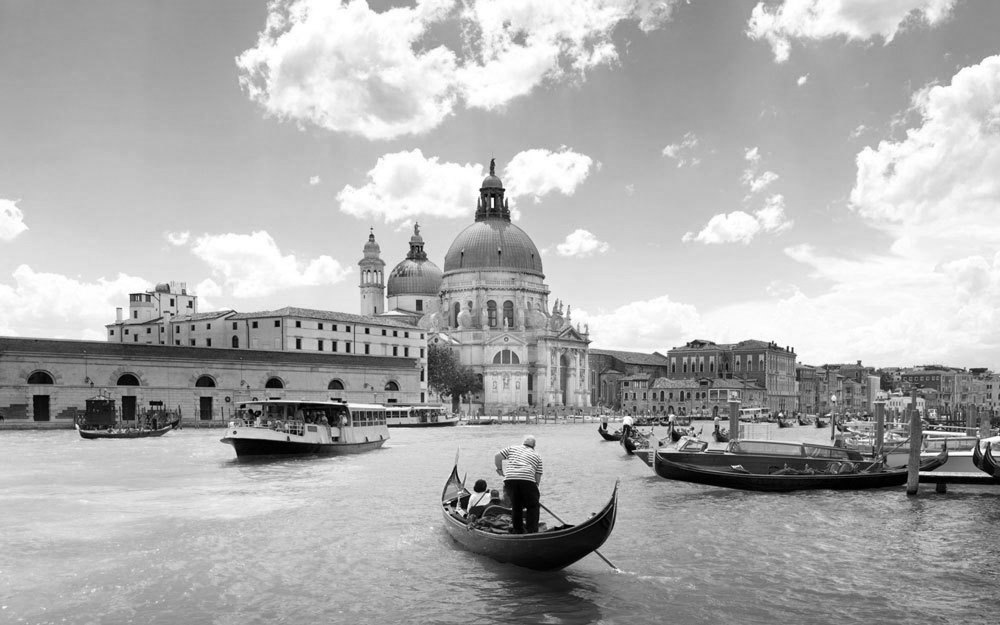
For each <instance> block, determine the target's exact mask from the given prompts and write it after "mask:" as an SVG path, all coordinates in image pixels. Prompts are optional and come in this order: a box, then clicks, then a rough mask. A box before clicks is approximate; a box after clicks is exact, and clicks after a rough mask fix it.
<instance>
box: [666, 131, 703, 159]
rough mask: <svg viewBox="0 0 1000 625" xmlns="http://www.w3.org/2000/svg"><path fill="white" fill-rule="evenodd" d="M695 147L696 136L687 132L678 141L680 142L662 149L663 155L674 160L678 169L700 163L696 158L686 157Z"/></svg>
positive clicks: (696, 142) (696, 143)
mask: <svg viewBox="0 0 1000 625" xmlns="http://www.w3.org/2000/svg"><path fill="white" fill-rule="evenodd" d="M697 147H698V137H697V135H695V134H694V133H693V132H688V133H685V134H684V137H683V138H682V139H681V140H680V142H678V143H671V144H669V145H667V146H666V147H664V148H663V155H664V156H666V157H667V158H672V159H674V160H676V161H677V166H678V167H684V166H685V165H697V164H698V163H700V162H701V158H699V157H697V156H688V155H689V154H690V153H691V152H692V151H693V150H694V149H695V148H697Z"/></svg>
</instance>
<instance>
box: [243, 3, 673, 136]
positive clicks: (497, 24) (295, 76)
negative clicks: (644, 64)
mask: <svg viewBox="0 0 1000 625" xmlns="http://www.w3.org/2000/svg"><path fill="white" fill-rule="evenodd" d="M675 3H676V2H675V1H673V0H670V1H666V0H638V1H636V0H576V1H574V2H571V3H567V2H551V1H550V0H520V1H519V2H489V1H485V0H468V1H464V2H461V3H458V2H456V1H455V0H422V1H419V2H417V3H416V5H415V6H413V7H401V8H392V9H388V10H385V11H382V12H378V11H374V10H372V9H371V8H370V7H369V6H368V4H367V3H366V2H364V1H363V0H350V1H348V2H345V3H340V2H336V3H335V2H327V1H326V0H276V1H274V2H272V3H270V4H269V7H268V17H267V22H266V24H265V27H264V29H263V31H262V32H261V33H260V34H259V36H258V40H257V43H256V45H255V46H254V47H253V48H250V49H248V50H246V51H244V52H243V53H242V54H241V55H240V56H239V57H237V59H236V64H237V67H238V70H239V80H240V85H241V86H242V88H243V90H244V91H245V92H246V93H247V95H248V96H249V97H250V99H251V100H253V101H254V102H255V103H257V104H258V105H260V106H261V107H262V108H263V109H264V111H265V112H266V113H267V114H269V115H273V116H275V117H278V118H279V119H283V120H291V121H295V122H297V123H309V124H312V125H315V126H318V127H321V128H325V129H328V130H332V131H336V132H345V133H351V134H356V135H360V136H363V137H366V138H368V139H392V138H395V137H399V136H404V135H412V134H421V133H424V132H427V131H428V130H430V129H432V128H434V127H436V126H437V125H439V124H440V123H441V122H442V121H443V120H444V119H446V118H447V117H448V116H449V115H452V114H453V113H454V112H455V111H456V109H457V108H458V107H460V106H461V105H462V104H463V103H464V104H465V105H466V106H469V107H474V108H482V109H487V110H491V109H496V108H499V107H503V106H504V105H505V104H507V103H508V102H509V101H510V100H512V99H514V98H517V97H521V96H524V95H526V94H528V93H530V92H532V91H533V90H534V89H536V88H537V87H538V86H539V85H541V84H543V83H545V82H558V81H564V80H580V79H583V78H584V76H585V74H586V72H587V71H589V70H590V69H592V68H594V67H597V66H600V65H609V64H614V63H616V62H617V61H618V46H617V44H616V43H615V41H614V40H613V39H612V33H613V31H614V29H615V28H616V27H617V26H618V25H619V24H621V23H623V22H626V21H631V22H638V25H639V27H640V28H641V29H642V30H644V31H650V30H654V29H656V28H659V27H660V26H661V25H662V24H664V23H665V22H666V21H667V20H669V18H670V16H671V11H672V8H673V6H674V4H675ZM448 29H453V30H455V31H456V32H459V33H461V36H460V37H459V38H458V39H459V40H460V41H458V42H457V45H454V49H452V48H449V47H448V46H447V45H445V44H443V43H440V42H439V41H438V39H437V38H436V37H438V36H439V33H440V32H443V31H446V30H448ZM442 39H445V38H442Z"/></svg>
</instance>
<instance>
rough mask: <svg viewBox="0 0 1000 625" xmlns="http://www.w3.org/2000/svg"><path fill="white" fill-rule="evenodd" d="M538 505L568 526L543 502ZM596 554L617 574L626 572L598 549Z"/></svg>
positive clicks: (595, 550)
mask: <svg viewBox="0 0 1000 625" xmlns="http://www.w3.org/2000/svg"><path fill="white" fill-rule="evenodd" d="M538 505H539V506H541V508H542V510H545V511H546V512H548V513H549V514H551V515H552V516H553V517H554V518H555V520H556V521H559V522H560V523H562V524H563V525H566V521H563V520H562V519H560V518H559V516H558V515H557V514H556V513H555V512H553V511H551V510H549V509H548V508H547V507H546V506H545V504H543V503H542V502H538ZM594 553H596V554H597V556H598V557H599V558H600V559H602V560H604V561H605V562H606V563H607V564H608V566H610V567H611V568H613V569H614V570H615V571H616V572H618V573H624V572H625V571H623V570H621V569H620V568H618V567H617V566H615V565H614V564H611V560H608V559H607V558H605V557H604V554H602V553H601V552H600V551H598V550H597V549H594Z"/></svg>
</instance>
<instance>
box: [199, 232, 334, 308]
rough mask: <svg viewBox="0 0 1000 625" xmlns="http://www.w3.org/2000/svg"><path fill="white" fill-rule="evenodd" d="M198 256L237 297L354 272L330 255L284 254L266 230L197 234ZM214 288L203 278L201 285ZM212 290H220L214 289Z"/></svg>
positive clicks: (321, 281)
mask: <svg viewBox="0 0 1000 625" xmlns="http://www.w3.org/2000/svg"><path fill="white" fill-rule="evenodd" d="M191 251H192V252H193V253H194V255H195V256H197V257H198V258H200V259H201V260H203V261H205V263H207V264H208V266H209V267H210V268H211V270H212V274H213V275H215V276H217V277H218V278H220V279H221V281H222V288H224V289H228V290H230V291H231V292H232V294H233V296H234V297H260V296H265V295H270V294H272V293H275V292H277V291H280V290H282V289H286V288H292V287H299V286H321V285H328V284H336V283H337V282H340V281H341V280H343V279H344V278H346V277H347V276H348V275H350V274H351V268H349V267H348V268H344V267H341V265H340V263H338V262H337V261H336V260H334V259H332V258H330V257H329V256H326V255H323V256H319V257H318V258H315V259H313V260H310V261H299V260H298V259H296V258H295V256H294V255H291V254H282V252H281V250H279V249H278V245H277V244H276V243H275V242H274V239H272V238H271V235H269V234H268V233H267V232H263V231H260V232H253V233H251V234H232V233H230V234H220V235H203V236H200V237H198V238H197V239H196V240H195V242H194V244H193V245H192V247H191ZM202 286H204V287H206V290H210V289H211V285H209V284H208V283H206V282H202V283H201V284H200V285H199V288H201V287H202ZM211 292H212V293H213V294H215V293H217V292H218V290H213V291H211Z"/></svg>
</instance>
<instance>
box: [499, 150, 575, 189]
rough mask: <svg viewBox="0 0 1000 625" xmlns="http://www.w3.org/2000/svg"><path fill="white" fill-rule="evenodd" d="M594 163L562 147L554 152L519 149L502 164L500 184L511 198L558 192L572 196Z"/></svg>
mask: <svg viewBox="0 0 1000 625" xmlns="http://www.w3.org/2000/svg"><path fill="white" fill-rule="evenodd" d="M593 164H594V161H593V159H591V158H590V157H589V156H587V155H585V154H579V153H577V152H573V151H572V150H570V149H568V148H566V147H565V146H564V147H562V148H560V150H559V151H558V152H552V151H549V150H543V149H532V150H525V151H523V152H519V153H517V154H515V155H514V158H512V159H510V162H509V163H507V165H506V166H505V167H504V179H503V180H504V185H505V186H506V189H507V193H508V194H509V195H510V197H511V198H518V197H524V196H530V197H533V198H534V199H535V201H536V202H537V201H539V200H540V199H541V197H542V196H544V195H547V194H549V193H552V192H554V191H558V192H560V193H562V194H563V195H573V193H575V192H576V188H577V187H578V186H580V185H581V184H582V183H583V181H584V180H586V179H587V176H588V175H590V168H591V166H592V165H593Z"/></svg>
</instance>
